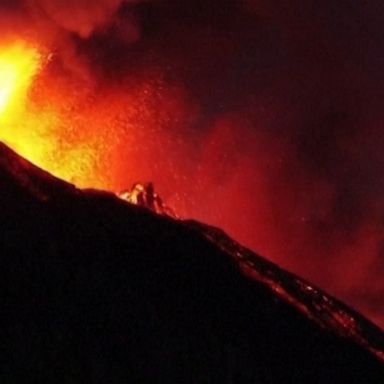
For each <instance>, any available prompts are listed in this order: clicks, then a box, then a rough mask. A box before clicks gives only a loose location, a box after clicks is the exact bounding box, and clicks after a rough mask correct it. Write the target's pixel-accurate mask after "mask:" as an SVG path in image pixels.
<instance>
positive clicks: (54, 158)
mask: <svg viewBox="0 0 384 384" xmlns="http://www.w3.org/2000/svg"><path fill="white" fill-rule="evenodd" d="M48 58H49V55H48V54H47V53H43V50H42V49H40V48H38V47H36V46H34V45H32V44H29V43H27V42H25V41H23V40H17V41H13V42H12V43H3V44H1V43H0V141H2V142H4V143H5V144H7V145H8V146H10V147H11V148H12V149H14V150H15V151H16V152H18V153H19V154H20V155H21V156H23V157H25V158H26V159H28V160H29V161H31V162H32V163H34V164H36V165H37V166H39V167H41V168H43V169H44V170H47V171H48V172H50V173H52V174H53V175H55V176H57V177H60V178H62V179H64V180H67V181H69V182H72V183H74V184H77V185H78V186H80V187H91V186H92V187H100V186H102V185H103V184H104V183H105V181H104V180H100V177H99V174H97V173H96V172H95V168H96V160H97V158H98V154H97V152H98V148H96V147H97V145H96V144H95V142H94V140H93V139H92V137H90V135H89V131H87V130H85V129H83V130H82V133H79V132H78V129H77V128H78V127H75V125H74V123H73V120H74V119H72V118H71V119H70V118H68V113H67V114H65V111H66V110H68V109H70V107H68V106H71V103H73V102H74V101H71V100H70V97H68V95H66V94H65V91H63V87H61V88H60V89H59V90H58V88H59V87H60V86H58V85H56V86H55V79H54V77H53V76H49V74H47V73H43V72H44V70H45V67H46V64H47V63H48V62H49V60H48ZM41 78H44V79H43V80H42V79H41ZM52 89H53V90H52ZM55 92H56V93H55ZM95 125H96V124H95Z"/></svg>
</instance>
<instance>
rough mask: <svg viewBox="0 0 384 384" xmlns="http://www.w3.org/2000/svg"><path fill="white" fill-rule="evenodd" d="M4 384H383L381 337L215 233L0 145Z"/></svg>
mask: <svg viewBox="0 0 384 384" xmlns="http://www.w3.org/2000/svg"><path fill="white" fill-rule="evenodd" d="M0 188H1V192H0V208H1V215H0V221H1V225H0V228H1V237H0V255H1V257H0V261H1V266H0V273H1V279H0V284H1V292H2V299H1V314H2V315H1V317H0V319H1V320H0V322H1V343H0V349H1V354H0V359H1V364H0V382H1V383H4V384H8V383H12V384H14V383H34V382H36V383H37V382H39V383H52V384H53V383H54V384H58V383H119V384H121V383H221V384H225V383H240V384H241V383H244V384H245V383H260V384H264V383H327V384H329V383H365V384H367V383H383V380H384V364H383V361H384V358H383V357H384V335H383V333H382V332H381V330H380V329H379V328H377V327H376V326H375V325H373V324H372V323H370V322H369V321H368V320H366V319H365V318H364V317H363V316H361V315H359V314H358V313H356V312H355V311H353V310H352V309H350V308H348V307H347V306H345V305H344V304H342V303H341V302H339V301H338V300H336V299H334V298H332V297H331V296H329V295H327V294H326V293H324V292H322V291H321V290H320V289H318V288H317V287H315V286H313V285H311V284H310V283H308V282H307V281H305V280H303V279H301V278H299V277H298V276H295V275H293V274H291V273H289V272H287V271H284V270H282V269H281V268H279V267H278V266H277V265H275V264H273V263H271V262H269V261H267V260H266V259H264V258H262V257H260V256H258V255H256V254H254V253H253V252H251V251H250V250H248V249H246V248H244V247H242V246H241V245H239V244H238V243H236V242H235V241H234V240H232V239H231V238H229V237H228V236H227V235H226V234H225V233H224V232H223V231H221V230H220V229H218V228H213V227H211V226H208V225H205V224H202V223H199V222H196V221H193V220H179V219H174V218H172V217H168V216H167V215H159V214H156V213H155V212H152V211H150V210H148V209H146V208H145V207H141V206H136V205H133V204H130V203H128V202H126V201H123V200H121V199H119V198H118V197H117V196H115V195H114V194H112V193H108V192H103V191H98V190H80V189H77V188H76V187H75V186H73V185H71V184H68V183H66V182H64V181H61V180H59V179H57V178H55V177H53V176H51V175H50V174H48V173H46V172H44V171H42V170H41V169H39V168H37V167H35V166H34V165H32V164H31V163H29V162H28V161H26V160H24V159H23V158H21V157H19V156H18V155H17V154H16V153H15V152H13V151H12V150H10V149H9V148H8V147H6V146H5V145H3V144H1V145H0Z"/></svg>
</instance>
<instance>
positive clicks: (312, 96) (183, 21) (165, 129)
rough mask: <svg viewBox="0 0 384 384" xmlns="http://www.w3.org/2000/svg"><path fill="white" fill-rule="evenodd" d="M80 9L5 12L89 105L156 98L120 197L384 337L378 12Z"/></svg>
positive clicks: (383, 142)
mask: <svg viewBox="0 0 384 384" xmlns="http://www.w3.org/2000/svg"><path fill="white" fill-rule="evenodd" d="M87 3H88V2H87V1H86V0H82V1H79V0H67V1H61V0H35V1H32V0H31V1H21V0H19V1H14V0H12V1H11V0H0V6H1V15H2V16H3V17H2V19H1V20H0V21H1V29H2V32H3V35H4V36H6V35H7V36H8V35H13V34H16V35H21V36H28V37H29V38H30V39H36V40H38V41H39V42H41V43H42V44H44V45H46V46H48V47H50V49H52V50H53V51H54V52H55V55H56V61H58V62H60V65H61V67H60V68H61V69H60V74H61V75H62V76H65V77H68V78H71V79H74V80H73V81H74V82H78V83H81V84H83V83H87V84H91V85H90V87H92V89H93V90H94V95H95V96H94V97H95V98H96V99H97V98H98V97H100V98H101V97H102V98H104V99H105V98H106V97H108V95H110V94H111V93H114V94H124V93H125V92H128V90H132V89H133V88H135V87H136V86H137V84H138V83H140V84H144V85H145V86H147V87H148V89H149V91H148V92H150V95H151V96H150V97H148V99H146V98H143V100H144V101H143V103H144V104H145V108H144V111H143V112H142V115H143V116H144V117H142V118H138V120H137V121H139V122H140V121H142V122H143V123H142V124H143V126H145V124H146V123H145V122H146V121H147V120H145V119H146V117H145V116H146V115H145V114H146V113H149V114H151V116H153V115H154V114H155V115H156V118H155V121H156V122H157V123H158V128H156V129H152V128H151V129H145V127H144V128H143V129H142V130H141V129H140V130H138V132H137V133H136V136H137V137H138V138H137V142H136V143H135V153H136V156H138V157H139V160H138V159H137V158H135V160H134V161H136V162H137V163H138V166H137V167H136V169H137V174H132V175H130V176H128V175H127V184H128V185H129V184H131V183H132V182H134V181H136V180H135V178H136V179H137V178H139V177H141V178H143V179H151V180H153V181H154V183H155V186H156V188H157V189H158V191H159V193H160V195H162V196H163V198H164V200H166V201H167V202H168V204H169V205H172V206H173V207H174V208H175V210H176V211H178V212H180V213H181V215H184V216H188V217H191V216H192V217H195V218H197V219H201V220H203V221H206V222H208V223H211V224H214V225H217V226H220V227H222V228H224V229H225V230H226V231H227V232H228V233H229V234H231V235H232V236H233V237H235V238H236V239H237V240H239V241H240V242H242V243H244V244H245V245H247V246H249V247H251V248H252V249H254V250H256V251H258V252H259V253H261V254H262V255H264V256H266V257H268V258H270V259H271V260H273V261H276V262H277V263H278V264H280V265H281V266H283V267H286V268H288V269H289V270H291V271H294V272H296V273H298V274H300V275H302V276H303V277H306V278H308V279H310V280H312V281H313V282H315V283H316V284H318V285H320V286H321V287H323V288H325V289H326V290H328V291H329V292H330V293H333V294H335V295H337V296H338V297H340V298H342V299H344V300H345V301H346V302H347V303H349V304H351V305H352V306H354V307H356V308H357V309H359V310H361V311H362V312H363V313H364V314H366V315H367V316H369V317H370V318H372V319H374V320H375V321H376V322H378V323H379V324H381V325H384V310H383V307H382V305H381V304H382V302H381V297H382V295H383V293H384V279H383V277H382V276H383V272H384V238H383V223H384V222H383V220H384V178H383V171H384V133H383V127H382V124H383V123H384V95H383V89H384V88H383V86H384V22H383V21H384V4H383V2H382V1H379V0H371V1H370V2H356V1H353V0H339V1H333V0H332V1H331V0H323V1H314V0H305V1H304V0H301V1H298V0H291V1H278V0H271V1H266V0H260V1H256V0H249V1H245V0H244V1H230V0H220V1H219V0H211V1H203V0H196V1H188V0H185V1H162V0H153V1H150V0H148V1H126V2H122V1H120V0H98V1H92V5H89V4H87ZM56 70H57V69H56ZM153 89H155V90H156V91H155V92H153ZM151 92H152V93H151ZM98 95H100V96H98ZM152 109H153V111H156V113H155V112H148V110H149V111H152ZM140 119H142V120H140ZM151 119H152V117H151ZM152 120H153V119H152ZM152 120H151V121H152ZM137 124H139V123H137ZM139 125H140V124H139ZM112 134H113V132H112ZM122 147H123V149H124V148H125V147H124V144H123V145H122ZM129 148H130V149H129ZM129 148H128V144H126V152H127V153H128V152H129V153H131V152H132V148H131V147H129ZM119 151H120V152H119V153H121V146H120V149H119ZM130 151H131V152H130ZM132 153H133V152H132ZM127 156H128V155H127ZM123 158H124V156H123ZM125 160H126V159H125V158H124V159H122V160H121V161H122V163H124V161H125ZM122 168H123V171H124V166H122ZM127 174H129V172H128V170H127ZM115 184H116V187H123V184H124V183H123V182H119V183H115Z"/></svg>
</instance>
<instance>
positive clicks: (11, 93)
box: [0, 41, 41, 120]
mask: <svg viewBox="0 0 384 384" xmlns="http://www.w3.org/2000/svg"><path fill="white" fill-rule="evenodd" d="M40 63H41V55H40V54H39V53H38V51H37V50H36V49H34V48H32V47H28V46H27V45H26V43H24V42H22V41H18V42H16V43H14V44H12V45H11V46H8V47H1V48H0V119H1V120H4V119H5V118H6V117H4V115H6V114H7V113H12V109H13V110H14V109H19V107H20V104H22V103H23V102H24V100H25V98H26V96H27V92H28V89H29V87H30V85H31V83H32V81H33V78H34V77H35V76H36V74H37V73H38V70H39V68H40ZM14 112H15V111H14Z"/></svg>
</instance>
